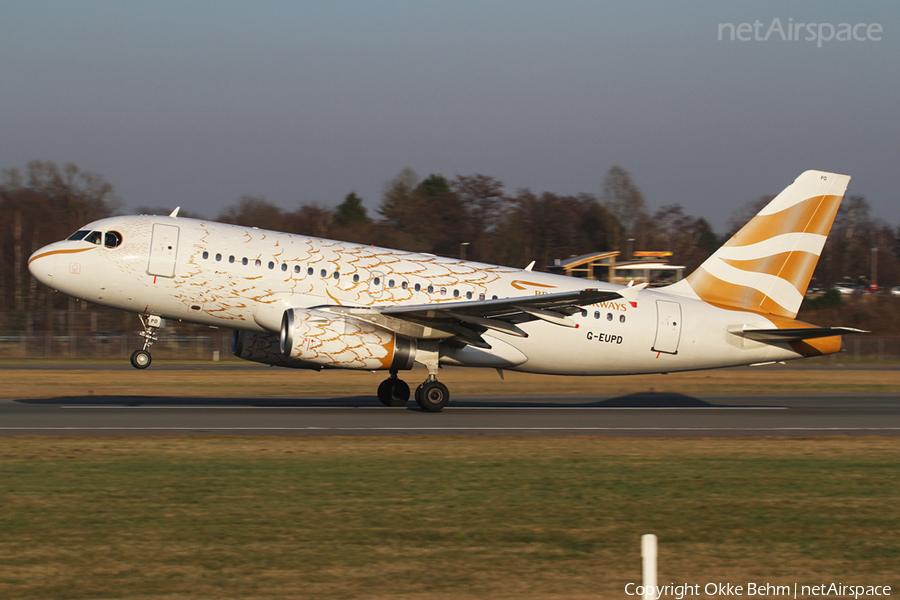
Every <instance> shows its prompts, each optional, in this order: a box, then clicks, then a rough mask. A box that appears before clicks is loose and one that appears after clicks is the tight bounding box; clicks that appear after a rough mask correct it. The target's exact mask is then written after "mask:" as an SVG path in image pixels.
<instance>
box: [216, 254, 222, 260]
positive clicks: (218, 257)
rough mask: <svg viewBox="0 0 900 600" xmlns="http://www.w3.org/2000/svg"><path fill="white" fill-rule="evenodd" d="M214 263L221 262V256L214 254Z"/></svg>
mask: <svg viewBox="0 0 900 600" xmlns="http://www.w3.org/2000/svg"><path fill="white" fill-rule="evenodd" d="M216 262H222V255H221V254H216Z"/></svg>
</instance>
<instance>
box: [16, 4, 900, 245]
mask: <svg viewBox="0 0 900 600" xmlns="http://www.w3.org/2000/svg"><path fill="white" fill-rule="evenodd" d="M775 19H778V20H779V23H780V24H781V25H782V29H783V30H784V31H785V35H786V34H787V30H788V29H789V24H790V25H796V24H799V23H804V24H806V23H815V24H816V26H815V27H812V28H807V27H805V26H804V27H803V28H802V30H801V32H800V37H801V39H800V40H799V41H795V40H790V41H787V40H783V39H782V36H781V33H779V31H778V30H777V28H775V29H773V31H772V33H771V34H770V36H769V39H768V40H767V41H761V40H760V41H757V40H756V39H755V38H756V37H757V35H759V36H760V37H762V36H764V35H765V34H766V32H767V31H768V30H769V29H770V27H772V25H773V23H774V20H775ZM756 21H759V22H760V23H761V26H758V27H756V28H755V29H753V33H751V34H749V35H747V34H741V32H742V31H744V30H741V29H740V28H739V26H740V24H741V23H750V24H751V26H752V25H753V23H754V22H756ZM728 23H730V24H732V25H734V31H736V32H737V33H738V34H741V35H743V37H749V38H750V39H749V41H740V40H739V39H735V40H734V41H731V39H730V38H731V33H730V31H731V30H729V28H728V26H725V28H724V29H723V34H724V35H723V38H724V39H723V40H721V41H720V40H719V39H718V38H719V31H720V29H722V28H721V27H720V24H728ZM841 23H850V24H851V25H857V24H860V23H862V24H864V26H862V27H857V28H855V29H854V31H855V32H856V34H857V36H858V37H862V38H863V40H862V41H860V40H858V39H857V40H851V41H837V40H831V41H828V40H827V39H824V38H827V37H828V34H829V30H828V26H834V27H835V28H837V29H838V30H840V24H841ZM873 24H874V25H877V27H874V28H873V27H869V26H870V25H873ZM826 25H827V26H826ZM790 29H793V28H790ZM879 29H880V30H881V31H880V32H879ZM811 32H812V33H811ZM813 33H814V34H815V35H816V36H819V34H820V33H821V37H822V38H823V39H822V41H821V42H820V41H819V39H818V38H817V39H813V40H812V41H807V40H806V39H805V38H806V37H811V36H813ZM867 34H869V35H867ZM792 37H793V36H792ZM874 38H878V39H877V40H876V39H874ZM0 86H2V87H0V89H2V96H0V168H10V167H24V166H25V164H26V162H27V161H29V160H32V159H44V160H54V161H57V162H58V163H64V162H73V163H75V164H77V165H78V166H79V167H80V168H82V169H84V170H89V171H95V172H98V173H100V174H101V175H103V176H104V177H105V178H106V179H107V180H108V181H109V182H110V183H112V184H113V185H114V186H115V188H116V190H117V192H118V194H119V195H120V196H121V197H122V199H123V200H124V202H125V204H126V205H127V206H129V207H136V206H140V205H144V206H166V207H174V206H176V205H181V206H183V207H184V208H186V209H189V210H191V211H194V212H199V213H201V214H203V215H205V216H207V217H215V216H216V215H217V214H218V213H219V212H220V210H221V209H222V208H224V207H226V206H228V205H231V204H234V203H235V202H236V201H237V200H238V198H239V197H240V196H241V195H243V194H251V195H256V196H264V197H265V198H267V199H268V200H269V201H271V202H274V203H276V204H278V205H280V206H282V207H284V208H286V209H294V208H296V206H297V205H298V204H300V203H317V204H319V205H322V206H335V205H337V204H339V203H340V202H341V201H342V199H343V197H344V196H345V195H346V194H347V193H349V192H350V191H356V192H357V193H358V194H359V195H361V196H362V197H363V198H364V200H365V204H366V206H367V207H368V208H369V211H370V213H373V212H374V210H375V208H376V207H377V206H378V204H379V202H380V198H381V190H382V187H383V185H384V183H385V181H387V180H389V179H391V178H393V177H394V176H395V175H396V174H397V173H399V171H400V170H401V169H403V168H404V167H411V168H413V169H414V170H415V171H416V172H417V173H418V174H419V175H420V176H421V177H423V178H424V177H425V176H426V175H428V174H429V173H441V174H443V175H445V176H447V177H448V178H450V177H453V176H454V175H457V174H461V175H470V174H474V173H483V174H486V175H491V176H493V177H496V178H498V179H500V180H501V181H503V182H504V184H505V186H506V189H507V191H510V192H511V191H514V190H516V189H518V188H525V187H527V188H530V189H531V190H532V191H534V192H542V191H551V192H555V193H559V194H575V193H579V192H588V193H594V194H598V195H599V193H600V192H601V190H602V182H603V178H604V175H605V174H606V172H607V171H608V170H609V168H610V167H612V166H613V165H621V166H622V167H623V168H624V169H626V170H627V171H629V172H630V173H631V174H632V176H633V178H634V181H635V183H636V184H637V186H638V187H639V188H640V189H641V190H642V191H643V193H644V195H645V197H646V200H647V203H648V205H649V207H650V209H651V210H655V209H656V208H658V207H660V206H662V205H665V204H676V203H678V204H682V205H683V206H684V207H685V209H686V211H687V212H688V213H689V214H692V215H696V216H704V217H706V218H707V219H708V220H709V221H710V222H711V223H712V224H713V226H714V227H715V229H716V230H717V231H719V232H720V233H721V232H722V230H723V229H724V225H725V223H726V222H727V221H728V219H729V217H730V216H731V215H732V213H733V212H734V211H735V209H737V208H738V207H740V206H741V205H742V204H744V203H745V202H747V201H748V200H751V199H754V198H757V197H759V196H760V195H763V194H774V193H777V192H779V191H780V190H781V189H782V188H784V187H785V186H786V185H788V184H789V183H790V182H791V181H793V179H794V178H795V177H796V176H797V175H799V174H800V173H801V172H802V171H804V170H806V169H821V170H827V171H835V172H839V173H846V174H848V175H851V176H852V178H853V179H852V181H851V182H850V188H849V190H848V193H849V194H858V195H864V196H865V197H866V198H867V199H868V200H869V202H870V203H871V205H872V207H873V209H874V214H875V216H877V217H880V218H882V219H885V220H886V221H887V222H888V223H890V224H891V225H894V226H896V225H898V224H900V201H898V200H900V198H898V193H897V187H898V186H897V184H896V183H891V178H892V177H893V174H894V173H897V172H898V170H900V160H898V158H900V135H898V134H900V126H898V112H900V111H898V108H900V3H898V2H894V1H889V2H869V3H865V2H854V3H850V2H793V3H791V2H783V1H779V2H753V3H740V4H738V3H734V4H732V3H726V2H720V1H709V2H685V3H661V2H649V1H648V2H640V1H638V2H622V3H616V4H614V3H611V2H600V1H587V2H580V1H566V0H560V1H554V2H550V1H540V2H530V1H526V0H511V1H492V0H453V1H452V2H451V1H445V2H437V1H427V0H414V1H401V0H382V1H374V0H371V1H341V0H329V1H327V2H326V1H324V0H320V1H316V2H300V1H290V2H269V1H265V0H254V1H253V2H225V1H207V2H204V1H186V0H178V1H161V0H155V1H153V2H138V1H133V2H129V1H122V0H115V1H94V0H78V1H75V0H68V1H41V0H22V1H20V0H5V1H4V2H3V5H2V8H0Z"/></svg>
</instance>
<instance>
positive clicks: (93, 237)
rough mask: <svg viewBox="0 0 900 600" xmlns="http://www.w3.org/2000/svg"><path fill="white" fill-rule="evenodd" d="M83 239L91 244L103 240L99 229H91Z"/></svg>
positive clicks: (98, 243)
mask: <svg viewBox="0 0 900 600" xmlns="http://www.w3.org/2000/svg"><path fill="white" fill-rule="evenodd" d="M84 241H86V242H90V243H91V244H97V245H98V246H99V245H100V242H101V241H103V234H102V233H100V232H99V231H92V232H90V233H89V234H87V237H85V238H84Z"/></svg>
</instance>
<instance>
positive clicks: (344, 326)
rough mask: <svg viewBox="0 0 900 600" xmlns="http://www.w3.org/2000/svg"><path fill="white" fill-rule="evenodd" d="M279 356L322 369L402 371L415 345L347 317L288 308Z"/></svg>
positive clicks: (408, 366) (411, 359) (409, 362)
mask: <svg viewBox="0 0 900 600" xmlns="http://www.w3.org/2000/svg"><path fill="white" fill-rule="evenodd" d="M281 353H282V354H283V355H284V356H285V357H289V358H294V359H299V360H302V361H308V362H312V363H315V364H318V365H322V366H323V367H332V368H338V369H362V370H366V371H375V370H379V369H390V370H392V371H393V370H405V369H411V368H412V367H413V362H414V359H415V357H416V341H415V340H414V339H412V338H407V337H404V336H402V335H397V334H396V333H394V332H393V331H390V330H388V329H385V328H384V327H380V326H378V325H375V324H374V323H370V322H368V321H363V320H361V319H356V318H353V317H351V316H347V315H342V314H334V313H329V312H325V311H321V310H315V309H302V308H292V309H288V310H286V311H284V316H283V317H282V319H281Z"/></svg>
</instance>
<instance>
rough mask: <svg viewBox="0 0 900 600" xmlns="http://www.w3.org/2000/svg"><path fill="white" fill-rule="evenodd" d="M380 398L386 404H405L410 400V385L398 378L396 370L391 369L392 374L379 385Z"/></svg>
mask: <svg viewBox="0 0 900 600" xmlns="http://www.w3.org/2000/svg"><path fill="white" fill-rule="evenodd" d="M378 399H379V400H380V401H381V403H382V404H384V405H385V406H403V405H404V404H406V403H407V401H409V386H408V385H406V382H405V381H403V380H402V379H398V378H397V372H396V371H391V376H390V377H388V378H387V379H385V380H384V381H382V382H381V385H379V386H378Z"/></svg>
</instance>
